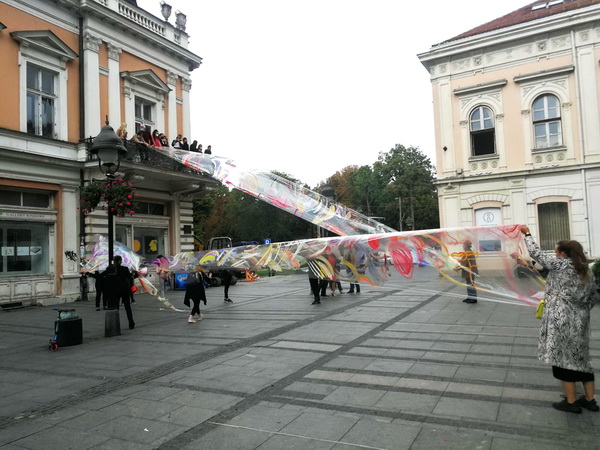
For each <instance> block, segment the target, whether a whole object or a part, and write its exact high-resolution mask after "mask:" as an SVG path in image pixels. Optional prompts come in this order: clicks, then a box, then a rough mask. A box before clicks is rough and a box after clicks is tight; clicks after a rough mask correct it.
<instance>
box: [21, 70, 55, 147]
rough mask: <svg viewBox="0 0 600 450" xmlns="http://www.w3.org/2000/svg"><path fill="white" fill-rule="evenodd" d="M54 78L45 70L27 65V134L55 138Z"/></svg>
mask: <svg viewBox="0 0 600 450" xmlns="http://www.w3.org/2000/svg"><path fill="white" fill-rule="evenodd" d="M56 77H57V74H56V73H54V72H51V71H49V70H46V69H42V68H40V67H37V66H34V65H32V64H27V133H29V134H35V135H36V136H43V137H46V138H51V139H54V138H55V137H56V109H55V108H56V104H57V96H56Z"/></svg>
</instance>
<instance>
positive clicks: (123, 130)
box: [117, 122, 127, 141]
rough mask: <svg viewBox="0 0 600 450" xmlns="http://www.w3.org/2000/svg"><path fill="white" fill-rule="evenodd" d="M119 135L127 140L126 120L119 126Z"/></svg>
mask: <svg viewBox="0 0 600 450" xmlns="http://www.w3.org/2000/svg"><path fill="white" fill-rule="evenodd" d="M117 136H119V137H120V138H121V139H122V140H124V141H126V140H127V124H126V123H125V122H122V123H121V126H120V127H119V128H117Z"/></svg>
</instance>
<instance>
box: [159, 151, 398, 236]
mask: <svg viewBox="0 0 600 450" xmlns="http://www.w3.org/2000/svg"><path fill="white" fill-rule="evenodd" d="M153 149H154V150H155V151H157V152H159V153H161V154H163V155H165V156H168V157H169V158H171V159H173V160H175V161H178V162H180V163H181V164H183V165H185V166H186V167H189V168H191V169H194V170H197V171H198V172H201V173H203V174H206V175H209V176H210V177H212V178H214V179H215V180H217V181H219V182H221V183H222V184H224V185H226V186H230V187H232V188H235V189H238V190H240V191H242V192H245V193H246V194H249V195H252V196H254V197H256V198H257V199H259V200H262V201H265V202H267V203H269V204H271V205H273V206H276V207H277V208H280V209H283V210H284V211H287V212H289V213H290V214H293V215H295V216H298V217H301V218H302V219H304V220H306V221H308V222H310V223H313V224H315V225H319V226H321V227H323V228H325V229H327V230H329V231H331V232H333V233H335V234H337V235H339V236H348V235H354V234H373V233H390V232H394V231H396V230H394V229H393V228H390V227H388V226H387V225H384V224H382V223H380V222H377V221H376V220H373V219H371V218H369V217H367V216H365V215H364V214H361V213H359V212H357V211H354V210H353V209H350V208H347V207H345V206H343V205H339V204H336V203H333V202H330V201H329V200H328V199H327V198H325V197H324V196H322V195H320V194H317V193H316V192H314V191H311V190H310V189H307V188H305V187H303V186H301V185H300V184H298V183H293V182H291V181H289V180H286V179H285V178H283V177H280V176H278V175H276V174H274V173H272V172H268V171H264V170H250V169H245V168H242V167H240V166H239V165H238V164H237V163H235V162H234V161H232V160H231V159H227V158H223V157H219V156H212V155H206V154H203V153H196V152H189V151H187V150H178V149H171V148H160V147H157V148H153Z"/></svg>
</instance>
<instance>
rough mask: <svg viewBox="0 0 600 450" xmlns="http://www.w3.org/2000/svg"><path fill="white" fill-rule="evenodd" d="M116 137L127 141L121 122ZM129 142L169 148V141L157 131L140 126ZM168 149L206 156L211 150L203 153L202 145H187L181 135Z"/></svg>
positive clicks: (125, 131)
mask: <svg viewBox="0 0 600 450" xmlns="http://www.w3.org/2000/svg"><path fill="white" fill-rule="evenodd" d="M117 136H119V137H120V138H121V139H123V140H124V141H126V140H127V124H126V123H125V122H123V123H122V124H121V126H120V127H119V128H118V129H117ZM130 141H131V142H134V143H136V144H140V145H143V146H146V147H169V140H168V139H167V136H165V134H164V133H161V132H159V131H158V130H154V131H152V132H151V131H150V127H148V126H145V125H140V128H139V130H138V132H137V133H136V134H135V135H133V137H132V138H131V139H130ZM170 147H173V148H176V149H179V150H188V151H190V152H197V153H204V154H206V155H210V154H212V148H211V146H210V145H209V146H208V147H206V149H205V150H204V152H203V151H202V144H198V141H194V142H192V143H191V144H189V143H188V140H187V138H186V137H182V135H181V134H178V135H177V137H176V138H175V139H174V140H173V142H171V145H170Z"/></svg>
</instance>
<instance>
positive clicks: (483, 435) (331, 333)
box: [0, 268, 600, 450]
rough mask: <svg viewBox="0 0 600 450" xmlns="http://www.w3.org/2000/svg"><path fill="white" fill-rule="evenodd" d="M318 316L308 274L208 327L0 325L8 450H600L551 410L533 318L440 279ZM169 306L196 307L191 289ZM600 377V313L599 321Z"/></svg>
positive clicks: (44, 319)
mask: <svg viewBox="0 0 600 450" xmlns="http://www.w3.org/2000/svg"><path fill="white" fill-rule="evenodd" d="M415 270H416V274H415V277H414V279H413V280H411V281H410V282H409V281H406V280H404V279H403V278H401V277H400V276H399V275H393V276H392V279H391V280H390V282H388V283H387V284H386V286H385V287H369V286H362V292H361V293H360V294H358V295H357V294H348V293H345V294H343V295H339V296H335V297H329V298H326V299H324V300H323V303H322V304H321V305H311V304H310V303H311V301H312V298H311V296H310V295H309V285H308V278H307V276H306V275H303V274H298V275H289V276H275V277H272V278H262V279H260V280H259V281H256V282H253V283H247V282H242V283H239V284H237V285H235V286H233V287H232V288H231V291H230V295H231V298H232V299H233V300H234V303H233V304H224V303H223V298H222V293H223V291H222V289H221V288H210V289H208V290H207V295H208V307H205V308H203V313H204V315H205V319H204V320H202V321H199V322H197V323H195V324H188V323H187V317H188V315H187V314H186V313H178V312H174V311H171V310H165V309H161V307H162V304H161V303H160V302H158V301H157V300H156V299H154V298H152V297H150V296H148V295H140V296H138V301H137V304H136V305H134V306H133V308H134V315H135V321H136V328H135V329H134V330H129V329H127V326H126V319H125V314H124V311H121V322H122V326H123V333H122V335H121V336H119V337H112V338H105V337H104V312H103V311H95V308H94V305H93V303H92V302H77V303H75V304H72V305H68V306H69V307H75V308H76V309H77V312H78V313H79V315H80V317H82V319H83V328H84V343H83V344H82V345H77V346H72V347H64V348H60V349H59V350H58V351H57V352H54V353H53V352H50V351H49V350H48V345H47V344H48V340H49V338H51V337H52V335H53V326H54V319H55V317H56V312H55V311H53V310H52V309H51V308H50V307H33V308H26V309H21V310H16V311H4V312H0V337H1V340H0V447H2V448H6V449H23V448H26V449H44V450H52V449H61V450H63V449H68V448H73V449H78V450H79V449H87V448H93V449H149V448H159V449H178V450H179V449H260V450H266V449H283V448H285V449H286V450H291V449H303V450H304V449H336V450H341V449H441V448H443V449H448V448H456V449H483V450H485V449H493V450H499V449H514V448H519V449H520V450H525V449H564V448H579V449H598V448H600V447H599V444H598V442H600V431H599V428H596V427H597V426H598V425H599V424H600V413H592V412H589V411H587V410H584V412H583V414H581V415H575V414H567V413H563V412H559V411H556V410H554V409H553V408H552V406H551V403H552V402H553V401H559V400H560V394H561V388H560V386H559V385H558V383H557V381H556V380H554V379H553V378H552V375H551V370H550V368H549V367H547V366H545V365H543V364H541V363H540V362H538V360H537V358H536V354H537V329H538V325H539V321H538V320H536V319H535V318H534V310H533V308H531V307H526V306H521V305H518V304H517V305H515V304H511V303H513V301H512V300H510V299H495V300H485V299H480V301H479V303H477V304H475V305H467V304H465V303H462V302H461V300H462V299H463V298H464V294H465V292H463V288H459V287H456V288H450V289H445V290H444V291H440V290H439V286H438V282H437V280H438V278H437V277H436V276H435V275H434V274H432V273H431V272H429V271H430V269H428V268H416V269H415ZM169 299H170V300H172V301H173V303H174V304H175V305H176V306H177V307H181V308H184V306H183V304H182V299H183V293H182V292H174V291H170V292H169ZM592 329H593V332H592V359H593V361H594V362H595V363H596V365H598V364H600V311H598V310H594V311H593V316H592Z"/></svg>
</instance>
